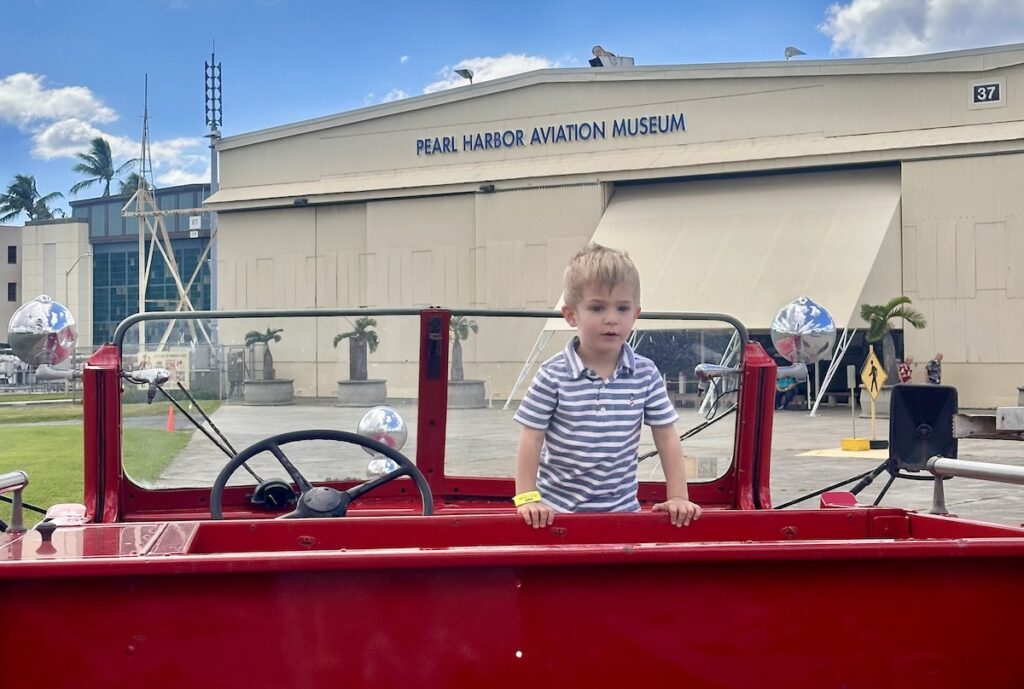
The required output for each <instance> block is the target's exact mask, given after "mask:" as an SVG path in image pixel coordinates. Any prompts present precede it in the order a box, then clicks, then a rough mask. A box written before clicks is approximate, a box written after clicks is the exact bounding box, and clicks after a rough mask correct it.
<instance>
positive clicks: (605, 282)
mask: <svg viewBox="0 0 1024 689" xmlns="http://www.w3.org/2000/svg"><path fill="white" fill-rule="evenodd" d="M621 282H625V283H627V284H629V285H632V286H633V289H634V291H635V293H636V297H635V301H636V303H637V304H638V305H639V304H640V272H639V271H638V270H637V269H636V266H635V265H634V264H633V261H631V260H630V259H629V254H627V253H626V252H625V251H619V250H618V249H610V248H608V247H606V246H601V245H600V244H597V243H596V242H590V243H589V244H587V245H586V246H585V247H583V249H581V250H580V252H579V253H578V254H576V256H575V257H573V259H572V260H571V261H569V266H568V267H567V268H566V269H565V276H564V277H563V279H562V293H563V295H564V297H565V303H566V305H568V306H576V305H577V304H579V303H580V301H581V300H582V299H583V290H585V289H586V288H587V287H591V286H597V287H601V288H604V289H607V290H608V291H609V292H610V291H611V290H612V288H614V287H615V285H618V284H619V283H621Z"/></svg>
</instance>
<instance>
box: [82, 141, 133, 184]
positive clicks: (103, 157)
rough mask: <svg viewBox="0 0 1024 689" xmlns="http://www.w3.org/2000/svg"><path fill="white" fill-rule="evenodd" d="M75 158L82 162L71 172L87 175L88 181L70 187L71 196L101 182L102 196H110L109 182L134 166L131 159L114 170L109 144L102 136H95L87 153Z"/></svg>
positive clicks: (84, 180)
mask: <svg viewBox="0 0 1024 689" xmlns="http://www.w3.org/2000/svg"><path fill="white" fill-rule="evenodd" d="M75 157H76V158H78V159H79V160H81V161H82V162H80V163H78V164H77V165H75V167H73V168H72V170H74V171H75V172H79V173H81V174H83V175H88V176H89V179H83V180H82V181H81V182H77V183H76V184H75V185H74V186H73V187H71V193H72V194H77V193H78V192H79V191H81V190H82V189H88V188H89V187H91V186H92V185H94V184H96V183H97V182H103V195H104V196H110V182H111V180H113V179H114V178H115V177H118V176H119V175H122V174H124V173H125V172H126V171H128V170H130V169H131V168H132V166H133V165H135V159H132V160H129V161H128V162H127V163H125V164H124V165H122V166H121V167H119V168H117V169H114V157H113V156H112V155H111V153H110V144H109V143H108V142H107V140H106V139H104V138H103V137H102V136H97V137H96V138H95V139H93V140H92V141H91V142H89V152H88V153H76V154H75Z"/></svg>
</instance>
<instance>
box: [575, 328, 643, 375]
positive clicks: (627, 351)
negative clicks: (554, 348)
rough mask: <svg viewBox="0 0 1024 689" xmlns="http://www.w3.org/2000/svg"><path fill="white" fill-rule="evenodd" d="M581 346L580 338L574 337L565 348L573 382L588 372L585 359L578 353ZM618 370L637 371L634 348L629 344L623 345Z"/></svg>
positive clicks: (631, 372)
mask: <svg viewBox="0 0 1024 689" xmlns="http://www.w3.org/2000/svg"><path fill="white" fill-rule="evenodd" d="M579 346H580V338H579V336H576V337H573V338H572V339H571V340H569V344H567V345H566V346H565V360H566V361H567V362H568V364H569V373H570V374H571V379H572V380H578V379H579V378H581V377H583V375H584V374H585V373H586V372H587V367H586V366H584V365H583V359H581V358H580V355H579V352H577V351H576V350H577V349H578V348H579ZM616 370H617V371H622V370H625V371H627V372H628V373H630V374H633V373H634V372H635V371H636V359H635V358H634V356H633V348H632V347H630V346H629V344H628V343H623V345H622V351H621V352H619V365H618V367H617V368H616Z"/></svg>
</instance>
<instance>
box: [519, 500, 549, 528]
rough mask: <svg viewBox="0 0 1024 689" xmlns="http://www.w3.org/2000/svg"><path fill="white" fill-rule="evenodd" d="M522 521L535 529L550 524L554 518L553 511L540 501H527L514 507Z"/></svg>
mask: <svg viewBox="0 0 1024 689" xmlns="http://www.w3.org/2000/svg"><path fill="white" fill-rule="evenodd" d="M516 512H518V513H519V514H520V515H521V516H522V518H523V521H525V522H526V523H527V524H529V525H530V526H532V527H533V528H535V529H542V528H544V527H545V526H550V525H551V524H552V522H554V520H555V511H554V510H553V509H551V508H550V507H548V506H547V505H545V504H544V503H542V502H528V503H526V504H525V505H520V506H519V507H517V508H516Z"/></svg>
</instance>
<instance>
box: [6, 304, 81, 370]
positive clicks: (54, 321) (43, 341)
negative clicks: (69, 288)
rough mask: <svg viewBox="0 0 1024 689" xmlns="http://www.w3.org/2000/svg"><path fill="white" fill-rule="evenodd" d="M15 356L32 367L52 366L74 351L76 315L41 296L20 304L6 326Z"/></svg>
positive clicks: (76, 335) (76, 334) (76, 329)
mask: <svg viewBox="0 0 1024 689" xmlns="http://www.w3.org/2000/svg"><path fill="white" fill-rule="evenodd" d="M7 341H8V343H10V345H11V349H13V350H14V355H15V356H17V357H18V358H19V359H21V360H22V361H24V362H25V363H26V364H29V365H30V366H40V365H42V364H48V365H50V366H53V365H54V364H59V363H60V362H62V361H64V360H65V359H67V358H68V357H70V356H71V354H72V353H73V352H74V349H75V343H76V342H77V341H78V327H77V326H76V325H75V317H74V316H72V315H71V312H70V311H69V310H68V309H67V308H66V307H65V306H64V305H63V304H61V303H60V302H56V301H54V300H52V299H50V298H49V297H48V296H46V295H45V294H44V295H41V296H38V297H36V298H35V299H33V300H32V301H30V302H27V303H25V304H23V305H22V306H21V308H19V309H18V310H17V311H15V312H14V315H13V316H11V322H10V325H8V326H7Z"/></svg>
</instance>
